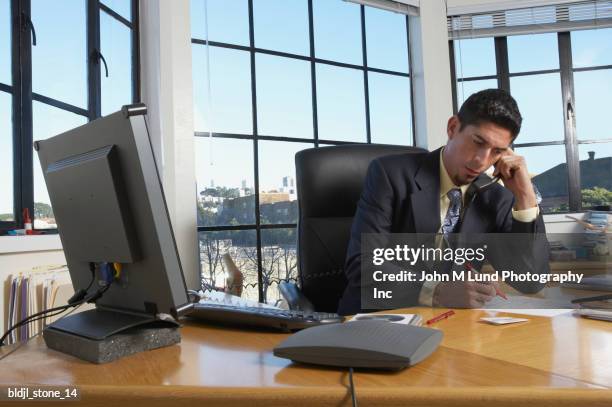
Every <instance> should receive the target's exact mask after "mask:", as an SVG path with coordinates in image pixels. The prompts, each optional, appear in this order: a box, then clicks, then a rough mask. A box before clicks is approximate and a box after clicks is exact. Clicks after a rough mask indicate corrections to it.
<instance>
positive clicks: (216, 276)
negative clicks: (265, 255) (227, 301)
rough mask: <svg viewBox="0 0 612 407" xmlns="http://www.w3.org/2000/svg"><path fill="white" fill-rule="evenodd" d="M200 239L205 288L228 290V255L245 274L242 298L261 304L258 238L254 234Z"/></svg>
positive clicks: (215, 234)
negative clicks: (224, 256) (212, 287)
mask: <svg viewBox="0 0 612 407" xmlns="http://www.w3.org/2000/svg"><path fill="white" fill-rule="evenodd" d="M199 238H200V266H201V268H200V270H201V273H200V276H201V278H202V283H203V284H202V285H203V286H204V285H214V286H215V287H218V288H220V289H223V288H225V286H226V284H225V283H226V281H225V272H226V265H225V262H224V261H223V255H224V254H225V253H228V254H229V255H230V257H231V258H232V260H233V262H234V264H235V265H236V267H237V268H238V270H240V271H241V272H242V275H243V282H242V286H243V290H242V295H241V297H243V298H247V299H250V300H255V301H258V300H259V292H258V290H257V237H256V234H255V231H254V230H228V231H222V232H200V233H199Z"/></svg>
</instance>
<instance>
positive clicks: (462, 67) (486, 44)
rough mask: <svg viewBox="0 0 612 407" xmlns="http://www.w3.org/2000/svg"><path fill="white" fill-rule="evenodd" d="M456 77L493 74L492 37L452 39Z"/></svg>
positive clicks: (494, 68)
mask: <svg viewBox="0 0 612 407" xmlns="http://www.w3.org/2000/svg"><path fill="white" fill-rule="evenodd" d="M453 45H454V47H455V72H456V75H457V78H467V77H470V76H485V75H495V74H496V73H497V65H496V64H495V42H494V40H493V38H474V39H469V40H455V41H453Z"/></svg>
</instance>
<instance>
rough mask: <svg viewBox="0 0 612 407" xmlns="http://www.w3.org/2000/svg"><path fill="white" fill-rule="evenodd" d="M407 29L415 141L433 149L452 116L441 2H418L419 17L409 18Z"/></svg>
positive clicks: (443, 138)
mask: <svg viewBox="0 0 612 407" xmlns="http://www.w3.org/2000/svg"><path fill="white" fill-rule="evenodd" d="M409 30H410V53H411V57H412V85H413V99H414V121H415V140H416V144H417V145H418V146H419V147H423V148H426V149H428V150H434V149H436V148H438V147H440V146H442V145H444V144H446V140H447V134H446V124H447V121H448V118H449V117H450V116H452V114H453V100H452V90H451V78H450V75H451V74H450V57H449V53H448V32H447V27H446V8H445V5H444V1H442V0H435V1H421V3H420V16H419V17H410V22H409Z"/></svg>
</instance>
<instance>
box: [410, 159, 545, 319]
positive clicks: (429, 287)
mask: <svg viewBox="0 0 612 407" xmlns="http://www.w3.org/2000/svg"><path fill="white" fill-rule="evenodd" d="M443 151H444V149H441V150H440V225H443V224H444V218H445V217H446V212H448V207H449V205H450V199H448V196H447V193H448V191H450V190H451V189H453V188H459V189H460V190H461V200H462V203H463V205H465V193H466V191H467V190H468V188H469V186H470V184H467V185H462V186H460V187H459V186H457V185H455V184H454V183H453V181H452V180H451V178H450V176H449V175H448V171H446V167H445V166H444V160H443V159H442V152H443ZM538 214H539V208H538V207H537V206H535V207H533V208H528V209H521V210H518V211H515V210H514V209H512V217H513V218H514V219H516V220H518V221H520V222H533V221H534V220H535V219H536V218H537V217H538ZM461 215H462V216H463V213H462V214H461ZM438 233H442V226H440V229H439V230H438ZM437 285H438V283H437V282H433V281H428V282H425V283H424V284H423V287H422V288H421V292H420V294H419V304H421V305H425V306H429V307H430V306H432V301H433V292H434V290H435V289H436V286H437Z"/></svg>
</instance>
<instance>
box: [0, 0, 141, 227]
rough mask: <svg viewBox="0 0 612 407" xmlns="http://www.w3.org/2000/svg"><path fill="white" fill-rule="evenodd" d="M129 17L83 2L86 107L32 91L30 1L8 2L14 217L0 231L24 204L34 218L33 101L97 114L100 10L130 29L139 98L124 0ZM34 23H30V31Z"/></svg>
mask: <svg viewBox="0 0 612 407" xmlns="http://www.w3.org/2000/svg"><path fill="white" fill-rule="evenodd" d="M130 1H131V8H132V21H129V20H127V19H126V18H124V17H122V16H120V15H119V14H118V13H116V12H115V11H113V10H112V9H111V8H109V7H108V6H106V5H105V4H104V3H103V0H86V23H85V24H86V27H85V29H86V32H87V40H86V41H87V88H86V89H84V91H86V92H87V109H83V108H81V107H77V106H74V105H72V104H69V103H65V102H62V101H59V100H57V99H54V98H51V97H47V96H44V95H41V94H38V93H34V92H32V46H33V44H32V39H33V38H32V35H31V31H30V29H29V27H28V25H29V24H31V15H32V14H31V0H11V4H10V15H11V71H12V86H6V85H5V84H0V90H3V91H7V92H8V93H10V94H11V97H12V119H13V121H12V126H13V134H12V135H13V186H14V187H13V211H14V221H10V222H6V221H4V222H3V221H0V234H2V233H3V232H6V231H7V230H10V229H15V228H19V227H22V226H23V211H24V209H26V208H28V210H29V212H30V217H31V218H32V219H34V167H33V165H34V161H35V160H34V157H33V155H34V154H33V149H32V143H33V117H32V111H33V102H34V101H36V102H41V103H44V104H47V105H50V106H53V107H56V108H59V109H62V110H65V111H68V112H71V113H74V114H77V115H80V116H84V117H86V118H87V119H88V120H89V121H91V120H94V119H96V118H99V117H101V105H102V98H101V95H102V89H101V82H102V80H101V72H100V68H101V65H100V61H101V59H100V58H99V57H97V55H96V54H95V53H96V51H97V52H99V50H100V13H102V12H104V13H106V14H108V15H109V16H110V17H112V18H114V19H115V20H117V21H119V22H120V23H122V24H124V25H126V26H127V27H128V28H129V29H130V30H131V33H132V35H131V47H132V56H131V63H132V69H131V73H132V89H131V94H132V103H138V102H140V100H141V96H140V95H141V92H140V90H141V86H140V45H139V44H140V41H139V38H140V27H139V4H138V3H139V2H138V0H130ZM35 28H36V27H34V29H35ZM42 231H43V232H42V233H45V234H53V233H57V229H42Z"/></svg>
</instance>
